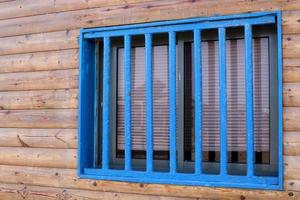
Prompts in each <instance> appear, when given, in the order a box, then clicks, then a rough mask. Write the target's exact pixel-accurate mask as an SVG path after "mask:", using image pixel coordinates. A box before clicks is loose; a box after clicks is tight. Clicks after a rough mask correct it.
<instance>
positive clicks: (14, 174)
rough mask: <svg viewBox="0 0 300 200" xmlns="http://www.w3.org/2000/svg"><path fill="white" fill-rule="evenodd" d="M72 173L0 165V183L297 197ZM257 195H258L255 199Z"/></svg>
mask: <svg viewBox="0 0 300 200" xmlns="http://www.w3.org/2000/svg"><path fill="white" fill-rule="evenodd" d="M76 177H77V170H75V169H54V168H39V167H24V166H22V167H21V166H5V165H0V180H3V181H2V182H5V183H24V184H30V185H36V186H49V187H61V188H64V187H67V188H72V189H86V190H93V191H105V192H121V193H127V192H128V191H130V193H132V194H144V195H158V196H164V195H165V196H177V197H186V198H187V197H192V198H198V199H224V200H229V199H230V200H232V199H257V200H259V199H261V200H265V199H272V200H273V199H284V200H285V199H295V198H298V197H299V193H297V192H294V193H293V196H290V195H289V192H280V191H268V190H241V189H230V188H210V187H192V186H176V185H161V184H138V183H126V182H116V181H101V180H87V179H78V178H76ZM258 194H259V195H258Z"/></svg>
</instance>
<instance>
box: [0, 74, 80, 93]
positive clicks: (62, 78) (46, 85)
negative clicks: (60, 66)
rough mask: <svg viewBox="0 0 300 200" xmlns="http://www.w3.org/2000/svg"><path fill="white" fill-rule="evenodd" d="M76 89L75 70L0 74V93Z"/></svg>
mask: <svg viewBox="0 0 300 200" xmlns="http://www.w3.org/2000/svg"><path fill="white" fill-rule="evenodd" d="M77 87H78V70H77V69H68V70H55V71H40V72H19V73H2V74H0V91H16V90H44V89H64V88H77Z"/></svg>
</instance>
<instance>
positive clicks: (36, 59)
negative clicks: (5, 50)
mask: <svg viewBox="0 0 300 200" xmlns="http://www.w3.org/2000/svg"><path fill="white" fill-rule="evenodd" d="M74 68H78V50H77V49H69V50H60V51H46V52H38V53H26V54H15V55H4V56H0V73H7V72H30V71H46V70H58V69H74Z"/></svg>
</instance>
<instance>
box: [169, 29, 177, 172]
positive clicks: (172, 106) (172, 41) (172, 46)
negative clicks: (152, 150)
mask: <svg viewBox="0 0 300 200" xmlns="http://www.w3.org/2000/svg"><path fill="white" fill-rule="evenodd" d="M169 102H170V103H169V115H170V119H169V126H170V128H169V130H170V133H169V136H170V149H169V151H170V173H176V170H177V155H176V154H177V147H176V33H175V32H169Z"/></svg>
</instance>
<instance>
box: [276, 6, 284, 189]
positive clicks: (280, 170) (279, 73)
mask: <svg viewBox="0 0 300 200" xmlns="http://www.w3.org/2000/svg"><path fill="white" fill-rule="evenodd" d="M281 15H282V14H281V11H278V12H277V49H278V66H277V67H278V69H277V76H278V179H279V187H280V190H283V155H282V154H283V136H282V132H283V127H282V123H283V122H282V27H281V24H282V22H281V19H282V18H281Z"/></svg>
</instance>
